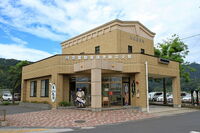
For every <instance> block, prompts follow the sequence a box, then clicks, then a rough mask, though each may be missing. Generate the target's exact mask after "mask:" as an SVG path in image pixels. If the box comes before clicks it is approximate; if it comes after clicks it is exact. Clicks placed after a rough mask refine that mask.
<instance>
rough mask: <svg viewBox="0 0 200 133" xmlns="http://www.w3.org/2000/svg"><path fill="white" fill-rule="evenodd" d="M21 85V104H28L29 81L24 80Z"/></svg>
mask: <svg viewBox="0 0 200 133" xmlns="http://www.w3.org/2000/svg"><path fill="white" fill-rule="evenodd" d="M21 85H22V86H21V102H26V91H27V81H26V80H24V79H22V82H21Z"/></svg>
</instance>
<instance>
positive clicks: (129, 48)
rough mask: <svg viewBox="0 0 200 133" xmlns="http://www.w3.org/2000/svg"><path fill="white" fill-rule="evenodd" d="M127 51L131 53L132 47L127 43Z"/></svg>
mask: <svg viewBox="0 0 200 133" xmlns="http://www.w3.org/2000/svg"><path fill="white" fill-rule="evenodd" d="M128 53H133V47H132V46H130V45H128Z"/></svg>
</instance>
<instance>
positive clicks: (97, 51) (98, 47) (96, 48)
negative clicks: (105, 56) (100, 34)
mask: <svg viewBox="0 0 200 133" xmlns="http://www.w3.org/2000/svg"><path fill="white" fill-rule="evenodd" d="M95 54H100V46H96V47H95Z"/></svg>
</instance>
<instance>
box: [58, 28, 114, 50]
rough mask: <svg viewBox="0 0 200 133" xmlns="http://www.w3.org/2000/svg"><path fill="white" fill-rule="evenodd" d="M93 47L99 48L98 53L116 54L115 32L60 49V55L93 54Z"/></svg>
mask: <svg viewBox="0 0 200 133" xmlns="http://www.w3.org/2000/svg"><path fill="white" fill-rule="evenodd" d="M95 46H100V53H117V30H113V31H111V32H107V33H105V34H102V35H100V36H96V37H93V38H92V39H89V40H87V41H83V42H81V43H78V44H76V45H73V46H71V47H67V48H64V49H62V53H63V54H80V53H82V52H84V53H95Z"/></svg>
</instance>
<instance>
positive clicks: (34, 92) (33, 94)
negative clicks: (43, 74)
mask: <svg viewBox="0 0 200 133" xmlns="http://www.w3.org/2000/svg"><path fill="white" fill-rule="evenodd" d="M36 95H37V81H31V87H30V96H31V97H36Z"/></svg>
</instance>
